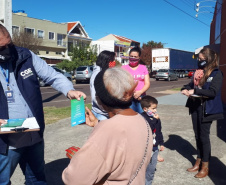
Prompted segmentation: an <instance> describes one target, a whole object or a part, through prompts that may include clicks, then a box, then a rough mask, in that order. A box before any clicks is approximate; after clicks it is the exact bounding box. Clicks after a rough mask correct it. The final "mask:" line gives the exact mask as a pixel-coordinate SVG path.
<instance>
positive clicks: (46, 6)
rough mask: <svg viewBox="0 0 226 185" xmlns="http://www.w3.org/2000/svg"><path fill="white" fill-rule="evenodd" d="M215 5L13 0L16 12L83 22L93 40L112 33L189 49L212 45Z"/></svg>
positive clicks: (158, 0)
mask: <svg viewBox="0 0 226 185" xmlns="http://www.w3.org/2000/svg"><path fill="white" fill-rule="evenodd" d="M167 2H168V3H167ZM197 2H200V10H199V14H198V18H196V17H195V15H196V13H197V12H196V11H195V6H194V5H195V3H197ZM214 6H215V3H214V2H213V1H211V0H201V1H200V0H173V1H172V0H136V1H135V0H95V1H94V0H79V1H77V0H64V1H61V0H38V1H32V0H12V9H13V11H16V10H24V11H25V13H27V14H28V16H29V17H33V18H38V19H46V20H50V21H52V22H57V23H62V22H73V21H80V22H81V24H82V25H83V26H84V29H85V30H86V32H87V33H88V35H89V37H91V38H92V39H93V40H98V39H100V38H102V37H104V36H106V35H108V34H110V33H112V34H116V35H120V36H124V37H127V38H130V39H133V40H136V41H139V42H140V43H141V45H142V44H143V43H147V42H148V41H151V40H153V41H155V42H162V43H165V47H169V48H175V49H181V50H187V51H194V50H195V49H197V48H199V47H201V46H203V45H208V44H209V34H210V23H211V20H212V17H213V14H212V13H211V12H214V8H213V7H214Z"/></svg>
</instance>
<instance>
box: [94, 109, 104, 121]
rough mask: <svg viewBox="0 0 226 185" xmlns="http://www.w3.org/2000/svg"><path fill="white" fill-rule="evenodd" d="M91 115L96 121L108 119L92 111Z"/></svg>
mask: <svg viewBox="0 0 226 185" xmlns="http://www.w3.org/2000/svg"><path fill="white" fill-rule="evenodd" d="M92 113H93V114H94V116H95V117H96V118H97V119H98V120H105V119H108V117H106V116H104V115H102V114H98V113H96V112H94V111H92Z"/></svg>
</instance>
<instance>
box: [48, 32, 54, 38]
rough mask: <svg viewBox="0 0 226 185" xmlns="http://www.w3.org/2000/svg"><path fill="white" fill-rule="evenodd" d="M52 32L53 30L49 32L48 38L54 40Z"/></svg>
mask: <svg viewBox="0 0 226 185" xmlns="http://www.w3.org/2000/svg"><path fill="white" fill-rule="evenodd" d="M54 39H55V38H54V33H53V32H49V40H54Z"/></svg>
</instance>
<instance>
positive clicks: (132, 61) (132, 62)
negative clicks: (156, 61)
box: [129, 57, 140, 67]
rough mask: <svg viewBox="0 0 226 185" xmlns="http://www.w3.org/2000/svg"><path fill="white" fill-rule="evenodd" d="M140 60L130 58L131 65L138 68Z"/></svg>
mask: <svg viewBox="0 0 226 185" xmlns="http://www.w3.org/2000/svg"><path fill="white" fill-rule="evenodd" d="M139 60H140V59H137V58H132V57H130V58H129V65H130V66H131V67H136V66H137V65H138V63H139Z"/></svg>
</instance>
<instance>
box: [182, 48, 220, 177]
mask: <svg viewBox="0 0 226 185" xmlns="http://www.w3.org/2000/svg"><path fill="white" fill-rule="evenodd" d="M198 66H199V69H198V70H196V72H195V73H194V78H192V80H191V82H190V83H189V84H187V85H184V86H183V87H182V89H181V92H182V94H184V95H186V96H188V100H187V103H186V107H189V113H190V114H191V118H192V123H193V130H194V133H195V139H196V146H197V160H196V163H195V165H194V166H193V167H192V168H188V169H187V171H189V172H195V171H199V172H198V173H197V174H196V175H195V177H196V178H203V177H206V176H207V175H208V173H209V168H208V166H209V159H210V156H211V146H210V138H209V134H210V127H211V124H212V122H213V120H218V119H223V106H222V100H221V88H222V81H223V74H222V72H221V71H220V70H219V69H218V57H217V54H216V53H215V52H214V51H213V50H211V49H209V48H204V49H202V50H201V51H200V53H199V55H198Z"/></svg>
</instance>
